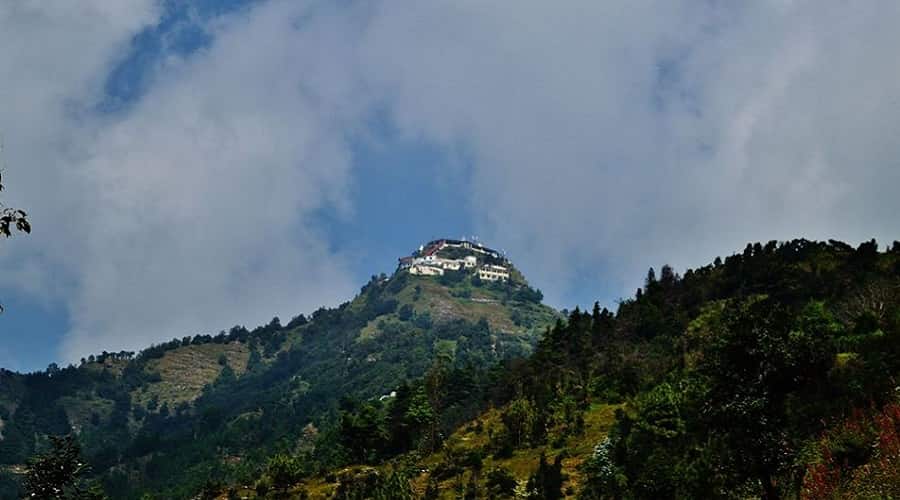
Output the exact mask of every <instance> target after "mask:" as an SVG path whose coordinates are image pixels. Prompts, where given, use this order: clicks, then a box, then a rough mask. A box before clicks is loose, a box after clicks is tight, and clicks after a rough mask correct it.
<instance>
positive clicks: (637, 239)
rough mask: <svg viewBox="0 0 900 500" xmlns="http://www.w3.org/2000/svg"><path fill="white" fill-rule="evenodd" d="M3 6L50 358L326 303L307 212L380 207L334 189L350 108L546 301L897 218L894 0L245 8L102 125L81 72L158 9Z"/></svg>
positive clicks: (344, 160) (14, 137)
mask: <svg viewBox="0 0 900 500" xmlns="http://www.w3.org/2000/svg"><path fill="white" fill-rule="evenodd" d="M11 5H17V6H16V7H12V6H3V7H0V27H2V28H3V29H0V47H2V48H0V70H2V71H0V73H2V74H8V75H11V77H10V79H8V80H7V81H6V82H4V83H3V86H2V88H3V89H4V92H3V95H2V106H3V108H2V112H0V130H2V131H3V132H4V134H5V139H6V142H7V145H8V146H9V148H8V152H9V153H10V154H9V156H8V157H7V161H8V163H9V164H10V165H11V166H15V167H17V168H16V171H15V176H10V182H12V181H13V179H15V182H16V184H15V190H11V191H10V193H11V194H15V198H14V199H11V200H10V201H11V202H13V203H14V204H15V203H16V202H18V201H19V200H21V203H19V204H22V205H26V204H27V205H33V206H34V208H35V210H34V211H33V212H34V215H33V217H34V219H35V224H36V230H37V231H38V234H35V235H34V236H32V237H30V238H27V239H23V240H21V242H18V241H17V242H16V245H15V247H14V249H13V248H12V247H10V245H4V246H3V247H2V248H0V252H5V254H0V269H2V270H3V276H4V278H5V279H9V283H12V284H13V285H11V286H14V287H17V288H18V289H20V290H23V293H24V292H28V293H31V294H34V295H36V296H51V297H57V298H59V300H63V301H64V302H65V304H66V306H67V308H68V310H69V311H70V316H71V323H72V327H71V331H70V332H69V334H68V336H67V338H66V342H65V343H64V346H63V352H64V354H65V355H66V357H68V358H73V357H77V356H79V355H82V354H84V353H87V352H91V351H96V350H99V349H117V348H136V347H140V346H142V345H145V344H147V343H149V342H152V341H159V340H163V339H166V338H171V337H173V336H182V335H185V334H190V333H196V332H198V331H208V330H209V329H211V328H223V327H227V326H229V325H231V324H234V323H246V324H254V323H258V322H262V321H265V320H266V319H268V318H269V317H271V316H272V315H273V314H290V313H293V312H296V311H301V310H310V309H312V308H314V307H316V306H317V305H320V304H325V303H334V302H335V301H337V300H340V299H343V298H347V297H348V296H349V294H350V293H351V290H352V287H351V283H352V281H353V279H354V277H352V276H350V273H349V272H348V271H347V265H346V259H345V257H343V256H342V255H341V254H340V253H339V252H336V251H335V250H334V249H333V248H330V247H329V244H328V243H327V242H328V241H329V239H328V234H327V228H321V227H319V226H317V225H316V224H314V222H313V219H314V217H315V215H316V214H317V213H321V212H322V211H327V212H329V213H338V214H341V216H343V217H390V214H363V213H355V212H354V210H353V199H352V196H351V194H350V193H349V190H348V185H352V184H353V181H354V179H355V178H356V177H357V174H358V171H357V170H356V169H359V168H366V162H365V158H353V155H352V148H351V147H350V146H349V144H350V143H352V142H353V141H356V140H366V139H367V138H369V137H371V136H373V135H376V136H377V135H378V133H379V131H378V130H373V125H372V123H373V121H377V120H373V117H379V119H380V118H382V117H385V118H386V119H387V121H388V122H389V123H390V126H391V127H393V128H394V129H396V131H398V133H399V134H401V135H402V136H403V137H404V138H405V140H412V141H420V142H422V143H424V144H428V145H429V146H433V147H436V148H437V149H439V150H441V151H443V152H444V154H446V155H448V156H453V157H455V158H463V159H464V160H465V161H463V162H450V163H452V164H456V163H461V164H462V165H463V166H462V167H460V168H461V174H462V175H453V176H448V177H447V178H451V179H459V178H464V179H466V181H465V182H461V183H460V184H459V186H457V188H458V192H459V195H458V196H459V199H460V203H461V204H466V205H467V206H473V207H474V208H475V210H472V211H471V212H472V213H474V214H475V215H474V217H473V220H471V221H470V222H471V225H472V226H473V227H474V228H476V229H477V230H478V232H479V234H481V236H482V237H483V238H484V239H485V240H487V241H490V242H491V243H492V244H497V245H498V246H501V247H503V248H505V249H506V250H508V251H509V252H510V254H511V256H512V257H513V258H514V259H515V260H516V261H517V263H518V264H520V267H522V268H523V269H524V271H525V272H526V274H527V275H528V276H529V277H530V279H531V280H532V282H534V283H535V284H536V285H538V286H540V287H541V288H543V289H544V290H545V292H546V293H547V295H548V297H550V299H551V300H552V301H553V302H554V303H556V304H557V305H561V306H562V305H571V302H572V301H581V302H582V303H585V302H587V301H589V300H592V299H594V298H599V299H601V300H605V301H607V302H611V301H612V300H613V299H615V298H616V297H617V296H619V295H620V294H623V293H628V291H629V290H630V289H632V288H633V287H634V286H637V285H638V284H639V277H640V276H642V275H643V272H644V271H645V270H646V268H647V267H649V266H651V265H656V266H658V265H660V264H662V263H670V264H674V265H675V266H676V267H678V268H684V267H688V266H696V265H701V264H704V263H706V262H708V261H709V260H711V259H712V258H713V257H714V256H716V255H721V254H725V253H728V252H731V251H734V250H737V249H740V248H742V247H743V245H744V244H745V243H746V242H748V241H757V240H769V239H787V238H793V237H801V236H805V237H809V238H830V237H836V238H840V239H845V240H849V241H859V240H863V239H868V238H870V237H877V238H879V239H880V240H882V241H883V242H886V241H890V240H893V239H895V238H897V235H898V229H900V227H898V225H900V223H898V221H897V218H896V217H895V214H896V213H900V201H898V200H900V197H897V196H895V195H894V192H893V191H894V190H895V189H896V186H897V185H900V183H898V181H900V169H898V168H897V165H896V163H897V161H898V160H897V159H898V158H900V142H898V141H896V137H897V135H898V132H900V102H898V95H900V67H898V66H897V65H896V64H893V63H892V62H893V59H894V57H893V56H894V54H893V52H894V50H895V47H897V46H898V45H900V32H897V30H896V29H894V28H895V25H896V21H897V20H898V19H900V6H898V5H897V4H896V3H894V2H887V1H884V2H878V1H876V2H868V3H865V4H859V5H852V6H850V5H848V4H846V3H845V2H838V1H815V2H812V1H802V0H797V1H776V0H771V1H761V2H753V3H747V4H731V3H726V2H716V1H710V2H688V1H684V2H679V1H673V2H642V1H638V2H634V1H628V2H625V1H622V2H600V3H598V2H571V3H567V4H565V6H562V5H560V4H554V3H548V2H527V1H526V2H515V3H506V2H477V1H474V0H473V1H456V2H427V3H425V2H374V3H362V2H359V3H356V2H348V3H340V5H336V4H334V3H330V2H329V3H324V2H310V3H305V2H282V1H275V0H273V1H269V2H263V3H259V4H253V5H252V8H248V9H246V10H240V11H239V12H238V13H237V14H232V15H229V16H225V17H222V18H217V19H214V20H212V21H211V22H206V23H205V24H204V26H203V29H204V30H207V32H208V33H209V34H210V36H211V40H212V42H211V44H210V45H209V46H208V47H205V48H203V49H200V50H199V51H196V52H194V53H191V54H187V55H177V56H176V55H173V56H171V57H169V58H166V59H164V60H163V61H162V62H160V63H158V67H154V68H153V71H152V78H151V79H150V83H148V84H147V91H146V92H145V93H144V94H142V95H141V96H140V97H139V98H138V100H137V101H136V102H135V103H133V105H131V106H128V107H126V108H125V109H124V110H120V111H115V112H112V113H107V112H98V111H97V110H96V109H97V107H96V104H97V103H98V102H100V101H102V99H103V96H102V93H103V91H102V89H103V79H104V76H105V75H107V74H108V73H109V71H110V70H111V68H112V67H113V66H114V64H115V63H116V61H117V60H120V59H121V58H122V57H123V54H124V53H125V52H126V51H127V48H128V45H129V43H130V40H131V39H132V37H133V36H134V35H135V34H136V33H138V32H140V30H142V29H144V28H145V27H147V26H152V25H153V24H154V23H155V22H157V21H158V19H159V16H160V12H159V8H160V7H159V4H157V3H156V2H152V1H149V0H148V1H139V0H130V2H124V1H123V2H116V3H115V4H114V5H113V4H110V3H109V2H101V1H83V2H79V3H78V4H77V5H78V7H72V6H71V5H74V4H70V3H66V2H57V3H53V2H42V3H28V4H11ZM22 5H26V6H25V7H23V6H22ZM7 28H9V29H7ZM19 166H24V167H19ZM363 188H364V186H363ZM397 189H398V192H399V190H401V189H402V187H401V186H398V188H397ZM395 194H396V193H385V195H386V196H392V195H395ZM30 200H42V201H46V203H44V202H42V203H40V204H36V203H30V202H29V201H30ZM436 230H439V228H437V229H436Z"/></svg>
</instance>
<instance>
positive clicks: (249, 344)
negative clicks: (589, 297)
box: [0, 272, 557, 499]
mask: <svg viewBox="0 0 900 500" xmlns="http://www.w3.org/2000/svg"><path fill="white" fill-rule="evenodd" d="M540 300H541V295H540V292H538V291H536V290H533V289H531V288H530V287H528V285H527V284H526V283H525V282H524V279H522V278H521V275H520V274H517V278H516V279H514V280H511V281H509V282H496V283H490V282H481V281H479V280H477V279H474V280H473V279H472V277H471V276H469V275H467V274H465V273H452V272H448V273H447V274H446V275H444V276H440V277H418V276H412V275H410V274H409V273H406V272H398V273H396V274H394V275H393V276H391V277H387V276H384V275H381V276H375V277H373V278H372V279H371V280H370V282H369V283H368V284H366V285H365V286H364V287H363V288H362V289H361V291H360V294H359V295H358V296H357V297H356V298H355V299H354V300H352V301H350V302H347V303H345V304H342V305H341V306H339V307H337V308H332V309H329V308H322V309H319V310H317V311H315V312H314V313H313V314H312V315H310V317H308V318H307V317H305V316H303V315H299V316H297V317H295V318H294V319H292V320H291V321H290V322H289V323H287V324H286V325H282V324H281V322H280V321H279V320H278V319H277V318H276V319H273V320H272V321H271V322H270V323H269V324H268V325H266V326H262V327H258V328H255V329H253V330H252V331H250V330H247V329H245V328H243V327H240V326H237V327H234V328H232V329H231V330H230V331H229V332H221V333H219V334H217V335H197V336H193V337H185V338H183V339H176V340H172V341H171V342H167V343H165V344H162V345H157V346H154V347H151V348H149V349H146V350H144V351H142V352H140V353H137V354H135V353H130V352H121V353H102V354H100V355H97V356H91V357H90V358H88V359H85V360H82V362H81V363H80V364H79V365H78V366H69V367H65V368H60V367H57V366H55V365H54V366H51V367H49V368H48V369H47V370H46V371H44V372H40V373H33V374H27V375H23V374H17V373H12V372H8V371H2V372H0V498H4V499H5V498H17V495H19V494H20V492H21V479H22V477H23V472H24V471H25V470H26V462H27V460H28V459H29V457H32V456H33V455H35V454H37V453H42V452H46V451H47V450H50V449H51V448H52V444H53V443H52V442H51V440H50V437H51V436H54V435H66V434H72V435H73V436H75V437H76V441H75V443H76V444H77V445H79V446H80V448H81V454H82V455H83V457H84V458H85V459H86V460H87V461H88V462H89V463H90V464H91V465H92V469H93V476H94V477H95V478H96V479H97V480H98V481H99V483H100V484H101V485H102V487H103V489H104V490H105V491H106V493H107V494H108V495H110V496H111V497H113V498H138V497H140V496H141V495H144V494H150V495H152V496H151V498H159V499H163V498H165V499H169V498H187V497H190V496H192V495H194V494H196V493H197V492H199V491H201V490H202V489H203V488H204V487H205V486H206V487H207V488H209V486H210V485H215V484H229V483H234V484H238V483H241V482H252V481H253V480H255V478H256V477H257V476H258V474H259V470H260V468H261V467H262V465H263V464H264V463H265V460H266V459H267V457H269V456H270V455H272V454H275V453H279V452H280V453H288V454H291V455H292V456H303V457H304V458H303V460H302V464H303V468H304V469H303V470H304V471H305V472H307V473H310V474H311V473H313V472H315V471H317V470H320V469H322V468H324V467H331V466H337V465H340V464H343V463H346V461H347V460H348V458H347V457H348V455H347V452H346V451H345V450H344V449H342V448H340V447H334V446H330V445H328V443H330V442H331V441H332V440H333V439H332V438H333V436H334V435H335V433H336V432H337V430H338V428H339V423H340V420H339V418H338V415H339V412H340V411H341V408H342V407H343V406H342V405H344V406H345V405H346V404H348V403H347V402H348V401H368V400H372V399H373V398H374V399H375V400H378V399H379V398H386V399H389V398H390V394H391V393H392V392H393V391H395V390H396V389H397V388H398V387H399V386H400V385H401V384H402V383H403V381H405V380H417V379H419V378H420V377H422V376H424V375H425V374H426V373H427V372H428V370H429V369H431V367H432V366H434V365H435V363H439V364H440V365H441V366H442V367H447V368H449V369H452V370H454V372H455V373H466V372H469V371H472V372H474V371H477V370H480V369H483V368H486V367H488V366H494V365H496V363H498V362H499V361H500V360H502V359H507V358H513V357H522V356H527V355H528V354H529V353H530V352H531V351H532V349H533V347H534V345H535V343H536V342H537V340H538V339H539V337H540V333H541V332H542V331H543V329H544V328H545V327H546V325H548V324H552V322H553V321H555V319H556V318H557V313H556V312H555V311H553V310H552V309H550V308H548V307H546V306H543V305H541V304H540ZM342 401H344V403H342ZM479 410H480V407H478V406H477V405H473V406H472V407H471V408H470V409H468V410H464V409H461V410H460V412H461V413H460V416H459V419H460V420H462V419H468V418H472V417H473V416H474V415H476V414H477V412H478V411H479ZM436 432H437V431H436ZM319 443H325V445H319ZM313 449H316V450H317V451H316V453H315V454H314V455H313V454H311V453H309V452H310V451H311V450H313ZM304 453H306V455H304Z"/></svg>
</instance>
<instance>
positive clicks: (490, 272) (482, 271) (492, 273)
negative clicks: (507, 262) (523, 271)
mask: <svg viewBox="0 0 900 500" xmlns="http://www.w3.org/2000/svg"><path fill="white" fill-rule="evenodd" d="M478 277H479V278H480V279H482V280H485V281H507V280H509V269H507V268H506V267H504V266H497V265H494V264H485V265H483V266H481V267H480V268H478Z"/></svg>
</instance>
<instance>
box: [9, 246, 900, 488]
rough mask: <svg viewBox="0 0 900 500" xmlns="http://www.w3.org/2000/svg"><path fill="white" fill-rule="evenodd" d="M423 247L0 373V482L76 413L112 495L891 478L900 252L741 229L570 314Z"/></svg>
mask: <svg viewBox="0 0 900 500" xmlns="http://www.w3.org/2000/svg"><path fill="white" fill-rule="evenodd" d="M441 241H442V240H438V243H437V245H436V246H439V247H440V246H441V244H440V243H439V242H441ZM434 246H435V245H423V246H422V248H421V249H419V250H417V251H416V252H413V255H411V256H409V258H410V259H409V260H408V259H407V258H405V257H404V258H401V259H403V260H401V261H400V266H399V267H398V270H397V272H395V273H394V274H392V275H391V276H386V275H379V276H374V277H373V278H372V279H371V280H370V281H369V283H367V284H366V285H365V286H364V287H363V288H362V289H361V290H360V293H359V295H358V296H357V297H356V298H354V299H353V300H352V301H350V302H347V303H345V304H342V305H341V306H340V307H337V308H333V309H320V310H319V311H316V312H315V313H313V314H312V316H311V317H310V318H306V317H305V316H298V317H296V318H294V319H293V320H292V321H291V322H290V323H289V324H288V325H286V326H281V324H280V322H278V321H272V322H271V323H270V324H269V325H266V326H265V327H259V328H257V329H254V330H253V331H247V330H246V329H243V328H239V327H238V328H235V329H233V330H232V331H231V332H229V333H224V332H223V333H222V334H220V335H217V336H205V337H199V338H198V337H194V338H187V339H182V340H180V341H173V342H172V343H170V344H167V345H163V346H156V347H154V348H152V349H148V350H145V351H143V352H141V353H139V354H137V355H134V354H132V353H119V354H115V355H104V356H101V358H94V359H88V360H86V362H85V363H84V364H83V365H82V366H81V367H71V368H64V369H55V370H50V371H48V372H45V373H41V374H34V375H29V376H23V375H18V374H10V373H8V372H7V373H3V374H0V407H2V408H3V411H4V413H2V414H0V417H2V418H3V422H4V427H3V429H2V431H3V435H4V440H3V441H0V446H2V447H3V448H0V451H2V454H0V457H3V458H4V459H5V460H6V464H8V466H7V472H6V474H5V481H6V483H3V484H4V486H3V487H4V488H6V489H5V490H3V491H6V492H10V491H14V489H15V485H14V484H13V482H14V477H15V475H16V474H17V473H19V472H21V470H22V466H21V464H22V460H24V457H25V456H26V455H27V453H29V452H31V451H33V450H37V449H43V448H45V447H46V435H47V434H49V433H64V432H67V431H69V430H70V429H71V428H72V427H73V422H80V423H81V424H80V425H83V427H81V428H80V429H75V430H76V433H77V435H78V439H79V440H80V441H81V442H82V443H83V444H84V451H85V454H86V456H87V458H88V460H89V461H90V462H91V463H92V464H93V465H94V466H95V467H96V468H97V470H98V471H99V474H98V476H99V478H100V479H102V480H103V484H104V487H105V488H106V489H107V491H108V492H109V493H110V494H111V495H113V496H115V497H120V498H133V497H139V496H140V495H145V494H146V495H150V496H149V498H166V499H168V498H186V497H191V496H195V495H200V496H201V497H202V498H223V499H224V498H235V497H237V498H316V499H331V498H336V499H345V498H376V499H388V498H390V499H394V498H403V499H406V498H427V499H438V498H440V499H450V498H528V499H556V498H583V499H606V498H702V497H709V496H715V497H722V498H752V497H758V498H765V499H774V498H809V499H813V498H815V499H819V498H887V497H895V496H897V494H898V492H900V475H898V474H897V471H898V470H900V463H898V459H897V457H898V456H900V438H898V436H900V397H898V394H897V390H896V380H898V379H900V361H898V360H900V242H895V243H894V244H893V245H892V246H891V247H890V248H889V249H887V250H885V251H880V250H879V248H878V245H877V244H876V242H874V241H869V242H864V243H862V244H860V245H859V246H858V247H851V246H850V245H847V244H845V243H842V242H838V241H828V242H814V241H808V240H793V241H787V242H775V241H772V242H768V243H766V244H760V243H756V244H748V245H747V247H746V248H745V249H744V250H743V252H740V253H735V254H733V255H730V256H728V257H726V258H725V259H720V258H717V259H715V261H714V262H712V263H710V264H708V265H705V266H703V267H700V268H697V269H690V270H687V271H685V273H684V274H683V275H679V274H678V273H676V272H675V271H674V270H673V269H672V268H671V267H669V266H663V267H662V268H660V272H659V275H657V273H656V272H655V270H653V269H652V268H651V269H650V270H649V272H648V273H647V276H646V279H645V282H644V286H642V287H641V288H639V289H638V290H637V291H636V293H635V294H634V296H632V297H628V298H625V299H623V300H621V301H620V302H619V303H618V308H617V309H616V310H615V311H609V310H607V309H605V308H601V307H600V306H599V305H598V304H595V305H594V307H593V309H592V310H591V311H589V312H588V311H582V310H580V309H579V308H575V309H574V310H573V311H572V312H571V313H570V314H569V315H568V316H567V317H566V318H560V317H559V316H558V315H557V314H556V313H555V312H554V311H552V310H551V309H549V308H546V307H545V306H542V305H540V303H539V300H538V299H539V297H540V293H539V292H538V291H537V290H534V289H532V288H531V287H530V286H529V285H528V283H527V281H525V279H524V277H522V276H521V273H519V272H518V271H517V270H516V269H515V267H514V266H513V264H512V263H511V262H510V261H509V260H508V259H506V258H505V257H504V256H502V255H499V254H498V255H491V254H489V253H486V254H482V253H481V252H477V251H476V252H475V253H477V254H478V255H475V258H476V260H475V262H474V265H470V266H469V267H468V268H467V267H466V266H465V262H466V258H467V257H471V256H473V255H472V254H471V253H468V252H470V251H471V249H466V248H462V249H459V248H457V247H452V246H449V247H448V246H446V245H444V246H442V247H441V248H439V249H437V250H434V251H430V252H429V251H426V249H428V248H433V247H434ZM448 248H449V249H452V252H458V253H456V254H449V255H448V254H447V253H441V251H442V250H447V249H448ZM482 250H484V249H483V248H482ZM487 251H488V252H490V250H489V249H488V250H487ZM479 255H485V256H487V257H489V258H490V259H503V260H496V261H493V262H490V261H487V260H486V259H485V258H484V257H482V258H479ZM428 256H434V258H433V259H430V260H425V259H426V257H428ZM415 259H422V260H420V261H418V262H417V261H416V260H415ZM438 259H445V260H447V261H457V262H460V268H459V269H452V268H445V267H444V266H445V265H449V266H454V265H455V264H454V263H450V264H446V263H445V262H442V261H440V260H438ZM469 261H471V259H469ZM407 264H408V265H407ZM415 265H423V266H427V267H437V266H440V268H441V269H442V271H443V273H441V272H436V271H435V272H434V273H433V274H426V273H420V272H418V271H417V272H413V271H412V269H413V266H415ZM485 265H490V266H502V267H504V268H505V269H504V270H505V271H506V272H508V274H509V277H508V278H500V277H496V278H497V279H493V280H492V279H482V278H481V276H479V275H478V270H479V269H481V268H482V266H485ZM496 271H497V272H499V271H500V270H499V269H497V270H496ZM546 325H552V326H551V327H550V328H546ZM244 360H246V362H245V361H244ZM190 365H196V366H198V367H199V368H201V369H197V370H191V373H195V374H197V375H196V377H197V380H193V381H190V382H188V381H186V380H179V378H178V374H179V373H181V371H182V370H183V369H179V368H177V367H179V366H190ZM204 379H205V380H209V382H205V383H201V382H202V381H203V380H204ZM198 387H199V388H198ZM173 406H174V408H173ZM95 415H96V416H95ZM12 454H15V455H12ZM8 457H14V461H11V460H10V459H9V458H8Z"/></svg>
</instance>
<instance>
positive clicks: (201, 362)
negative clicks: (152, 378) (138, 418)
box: [131, 342, 250, 408]
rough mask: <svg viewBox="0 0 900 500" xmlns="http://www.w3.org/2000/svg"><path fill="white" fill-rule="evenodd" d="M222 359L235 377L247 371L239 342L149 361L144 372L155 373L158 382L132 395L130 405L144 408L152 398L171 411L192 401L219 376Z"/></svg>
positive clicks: (245, 350) (189, 348)
mask: <svg viewBox="0 0 900 500" xmlns="http://www.w3.org/2000/svg"><path fill="white" fill-rule="evenodd" d="M222 355H225V358H226V359H227V361H228V366H230V367H231V369H232V370H234V373H235V375H238V376H240V375H241V374H243V373H244V372H245V371H246V370H247V360H248V359H249V358H250V349H249V348H248V347H247V346H246V345H245V344H242V343H239V342H230V343H228V344H202V345H190V346H184V347H179V348H177V349H173V350H171V351H168V352H166V353H165V354H164V355H163V357H162V358H159V359H153V360H150V362H148V363H147V371H148V372H157V373H159V375H160V377H161V378H162V380H161V381H160V382H154V383H151V384H148V385H146V386H142V387H140V388H139V389H137V390H135V391H134V392H132V393H131V398H132V401H133V403H134V404H136V405H141V406H146V405H147V402H148V401H150V399H151V398H153V397H154V396H155V397H156V398H157V399H158V401H159V404H163V403H168V405H169V406H170V407H172V408H174V407H175V405H177V404H178V403H181V402H190V401H193V400H194V399H196V398H197V397H198V396H200V393H201V392H202V391H203V387H204V386H205V385H206V384H210V383H212V382H213V381H215V380H216V378H217V377H218V376H219V374H220V373H221V372H222V369H223V368H224V366H223V365H221V364H219V357H220V356H222Z"/></svg>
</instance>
